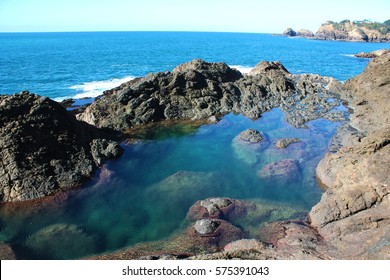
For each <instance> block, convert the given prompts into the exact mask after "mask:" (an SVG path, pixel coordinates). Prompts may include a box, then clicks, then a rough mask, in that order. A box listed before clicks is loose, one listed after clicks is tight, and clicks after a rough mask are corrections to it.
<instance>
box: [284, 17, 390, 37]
mask: <svg viewBox="0 0 390 280" xmlns="http://www.w3.org/2000/svg"><path fill="white" fill-rule="evenodd" d="M282 35H283V36H288V37H301V38H308V39H316V40H336V41H349V42H389V41H390V26H389V21H385V22H384V23H379V22H371V21H367V20H364V21H351V20H343V21H341V22H334V21H327V22H325V23H324V24H322V25H321V26H320V27H319V28H318V30H317V32H316V33H313V32H312V31H310V30H307V29H300V30H298V31H295V30H293V29H292V28H287V29H286V30H285V31H284V32H283V33H282Z"/></svg>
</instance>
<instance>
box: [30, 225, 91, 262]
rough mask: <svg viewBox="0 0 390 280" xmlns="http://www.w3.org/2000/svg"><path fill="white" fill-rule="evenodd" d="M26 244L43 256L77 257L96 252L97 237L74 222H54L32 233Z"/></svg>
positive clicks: (55, 257)
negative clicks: (73, 223)
mask: <svg viewBox="0 0 390 280" xmlns="http://www.w3.org/2000/svg"><path fill="white" fill-rule="evenodd" d="M26 246H27V247H28V248H30V249H32V250H34V251H35V252H36V253H37V254H38V255H40V256H41V257H43V258H54V259H57V258H60V257H62V258H64V259H75V258H78V257H81V256H85V255H88V254H92V253H94V252H96V246H97V243H96V238H95V237H94V236H91V235H89V234H88V233H86V232H85V231H84V230H83V229H82V228H81V227H79V226H77V225H72V224H54V225H50V226H47V227H45V228H43V229H41V230H39V231H38V232H36V233H34V234H32V235H31V236H30V237H29V238H28V239H27V240H26Z"/></svg>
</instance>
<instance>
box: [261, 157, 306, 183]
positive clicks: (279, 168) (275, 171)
mask: <svg viewBox="0 0 390 280" xmlns="http://www.w3.org/2000/svg"><path fill="white" fill-rule="evenodd" d="M257 175H258V176H259V177H260V178H262V179H265V180H269V181H271V182H274V183H275V184H276V185H288V184H291V183H296V182H297V181H299V180H301V172H300V169H299V163H298V161H297V160H295V159H284V160H280V161H277V162H271V163H268V164H266V165H265V166H264V167H263V168H262V169H261V170H260V171H259V172H258V173H257Z"/></svg>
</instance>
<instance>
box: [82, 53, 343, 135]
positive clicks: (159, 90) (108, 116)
mask: <svg viewBox="0 0 390 280" xmlns="http://www.w3.org/2000/svg"><path fill="white" fill-rule="evenodd" d="M334 84H336V82H335V80H334V79H331V78H324V77H319V76H318V75H317V76H315V75H314V76H311V75H299V76H294V75H291V74H290V73H289V72H288V71H287V70H286V68H284V66H283V65H282V64H281V63H280V62H265V61H263V62H260V63H259V64H258V65H257V66H256V67H255V68H254V69H253V70H252V71H251V72H250V73H249V74H248V75H245V77H244V76H243V75H242V74H241V73H240V72H239V71H237V70H234V69H231V68H229V67H228V66H227V65H226V64H224V63H207V62H205V61H202V60H199V59H196V60H193V61H191V62H188V63H185V64H183V65H179V66H178V67H176V68H175V69H174V70H173V71H172V72H164V73H156V74H149V75H147V76H146V77H144V78H139V79H135V80H132V81H130V82H127V83H124V84H122V85H121V86H119V87H117V88H114V89H112V90H109V91H106V92H105V94H104V96H103V97H101V98H98V99H97V100H96V101H95V102H94V103H93V104H92V105H90V106H88V107H87V108H86V110H85V111H84V112H83V113H81V114H78V115H77V118H78V119H79V120H83V121H85V122H87V123H89V124H92V125H95V126H97V127H100V128H111V129H116V130H120V131H122V132H126V131H127V130H128V129H130V128H132V127H134V126H137V125H142V124H147V123H152V122H158V121H162V120H176V119H192V120H200V119H208V118H209V117H211V116H215V115H224V114H227V113H230V112H234V113H241V114H244V115H246V116H248V117H250V118H259V117H260V116H261V114H262V113H263V112H266V111H269V110H271V109H272V108H275V107H278V106H280V105H282V108H283V109H284V110H288V111H289V112H293V111H294V110H295V109H296V108H295V106H294V104H295V103H296V102H306V101H305V100H307V99H309V96H312V95H313V96H314V95H315V97H311V98H310V100H308V105H307V107H309V105H310V106H312V107H313V106H314V107H317V109H318V107H319V106H321V107H322V110H321V111H319V110H317V111H318V112H317V114H312V113H311V112H312V111H310V108H308V109H307V110H305V111H304V112H306V111H307V112H309V113H310V114H309V113H308V114H307V115H305V114H301V113H300V114H296V115H295V116H294V120H293V123H294V124H295V123H299V124H300V125H302V124H303V123H305V122H306V121H308V120H311V118H313V117H315V118H318V115H321V116H322V115H323V114H325V113H326V112H327V111H329V110H330V109H332V108H333V107H334V106H333V107H332V106H330V104H326V99H327V98H328V97H329V96H328V94H329V93H331V92H332V89H334V88H335V87H334V86H333V85H334ZM318 102H321V103H319V104H317V103H318ZM313 110H314V109H313ZM301 111H302V110H301ZM319 112H320V113H319ZM301 115H303V116H301ZM291 119H293V118H291Z"/></svg>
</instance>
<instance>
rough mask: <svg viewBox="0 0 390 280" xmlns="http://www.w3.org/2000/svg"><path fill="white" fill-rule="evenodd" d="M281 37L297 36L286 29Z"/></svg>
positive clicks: (292, 31) (289, 29) (291, 30)
mask: <svg viewBox="0 0 390 280" xmlns="http://www.w3.org/2000/svg"><path fill="white" fill-rule="evenodd" d="M283 35H284V36H290V37H294V36H297V32H295V31H294V30H293V29H292V28H287V29H286V30H285V31H284V32H283Z"/></svg>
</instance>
